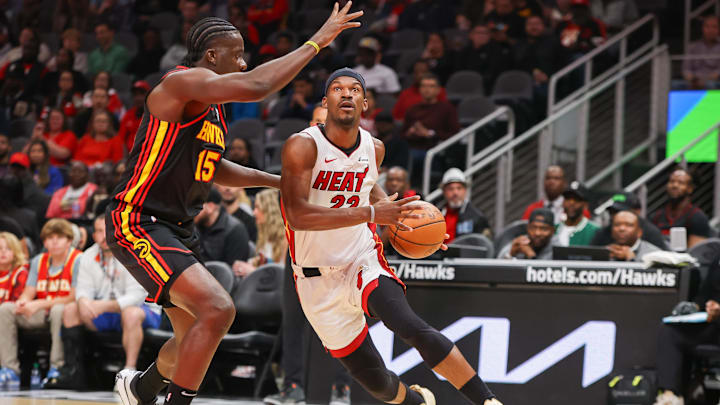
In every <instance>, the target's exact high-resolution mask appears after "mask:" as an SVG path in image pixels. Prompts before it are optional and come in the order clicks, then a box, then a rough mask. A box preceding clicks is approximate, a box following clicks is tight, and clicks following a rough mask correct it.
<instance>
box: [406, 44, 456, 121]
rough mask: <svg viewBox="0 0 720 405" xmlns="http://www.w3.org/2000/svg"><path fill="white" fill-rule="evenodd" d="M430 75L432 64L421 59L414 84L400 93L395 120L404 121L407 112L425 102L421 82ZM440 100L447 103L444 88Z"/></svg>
mask: <svg viewBox="0 0 720 405" xmlns="http://www.w3.org/2000/svg"><path fill="white" fill-rule="evenodd" d="M468 56H469V55H468ZM428 73H430V64H429V63H428V62H427V61H426V60H424V59H420V60H418V61H417V62H415V63H414V64H413V71H412V77H413V84H412V85H411V86H410V87H408V88H406V89H405V90H403V91H402V92H400V95H399V96H398V99H397V101H395V106H393V110H392V116H393V118H395V119H396V120H398V121H402V120H404V119H405V114H406V113H407V110H409V109H410V107H412V106H414V105H415V104H420V103H421V102H422V101H423V97H422V95H421V94H420V80H421V79H422V78H423V77H425V75H427V74H428ZM438 100H440V101H447V94H446V93H445V88H444V87H441V88H440V94H438Z"/></svg>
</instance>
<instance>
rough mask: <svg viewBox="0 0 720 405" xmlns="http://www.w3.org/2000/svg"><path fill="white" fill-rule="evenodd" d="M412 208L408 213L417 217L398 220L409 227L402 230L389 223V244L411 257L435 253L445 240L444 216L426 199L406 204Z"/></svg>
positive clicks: (418, 257) (423, 256)
mask: <svg viewBox="0 0 720 405" xmlns="http://www.w3.org/2000/svg"><path fill="white" fill-rule="evenodd" d="M407 207H411V208H412V212H410V214H416V215H420V217H419V218H404V219H402V220H401V221H400V222H401V223H402V224H404V225H407V226H409V227H411V228H412V229H413V230H412V231H404V230H402V229H400V228H398V227H397V226H396V225H390V226H389V229H388V230H389V231H390V244H391V245H392V246H393V247H394V248H395V250H396V251H397V252H398V253H400V254H401V255H403V256H405V257H409V258H411V259H422V258H425V257H428V256H430V255H431V254H433V253H435V252H436V251H437V250H438V249H440V246H442V244H443V241H444V240H445V218H444V217H443V215H442V213H441V212H440V210H439V209H437V207H435V206H434V205H432V204H430V203H429V202H426V201H416V202H412V203H409V204H407Z"/></svg>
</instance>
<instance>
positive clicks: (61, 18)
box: [53, 0, 92, 33]
mask: <svg viewBox="0 0 720 405" xmlns="http://www.w3.org/2000/svg"><path fill="white" fill-rule="evenodd" d="M91 19H92V15H91V13H90V7H88V3H87V2H81V1H72V0H60V1H58V2H57V8H56V10H55V17H54V18H53V31H56V32H57V31H62V30H64V29H72V30H76V31H77V32H78V33H80V32H86V31H87V30H88V29H89V28H91V26H90V20H91ZM66 31H67V30H66Z"/></svg>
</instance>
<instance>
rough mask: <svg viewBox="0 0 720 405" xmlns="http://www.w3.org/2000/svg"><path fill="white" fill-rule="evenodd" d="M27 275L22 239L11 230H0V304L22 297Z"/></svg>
mask: <svg viewBox="0 0 720 405" xmlns="http://www.w3.org/2000/svg"><path fill="white" fill-rule="evenodd" d="M27 276H28V266H27V260H26V257H25V253H23V250H22V245H21V244H20V241H19V240H18V238H16V237H15V235H13V234H11V233H9V232H0V304H2V303H3V302H14V301H17V299H18V298H20V295H21V294H22V292H23V289H25V281H27Z"/></svg>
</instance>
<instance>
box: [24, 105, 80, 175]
mask: <svg viewBox="0 0 720 405" xmlns="http://www.w3.org/2000/svg"><path fill="white" fill-rule="evenodd" d="M67 121H68V120H67V118H66V117H65V114H63V112H62V111H61V110H60V109H58V108H53V109H51V110H50V112H49V113H48V116H47V119H46V121H45V125H44V128H43V129H44V133H42V135H39V134H35V133H33V136H32V139H35V138H40V137H42V139H44V140H45V141H46V142H47V145H48V148H49V149H50V164H51V165H53V166H64V165H65V164H67V163H68V161H69V160H70V157H71V156H72V155H73V153H74V152H75V147H76V146H77V137H76V136H75V134H74V133H73V132H72V131H71V130H69V129H68V125H67Z"/></svg>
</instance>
